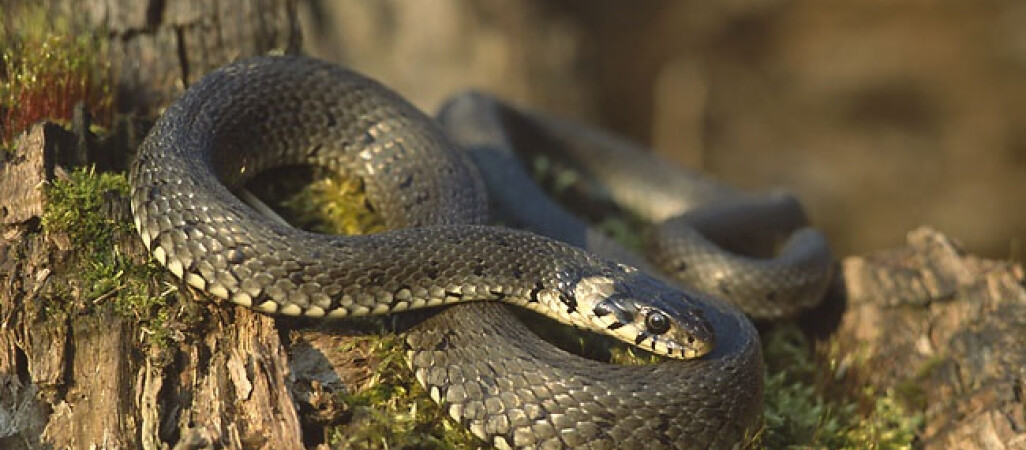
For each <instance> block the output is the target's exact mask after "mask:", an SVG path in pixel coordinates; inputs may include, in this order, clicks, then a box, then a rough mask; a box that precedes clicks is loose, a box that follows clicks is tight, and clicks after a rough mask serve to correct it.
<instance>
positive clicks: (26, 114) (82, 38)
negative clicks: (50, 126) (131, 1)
mask: <svg viewBox="0 0 1026 450" xmlns="http://www.w3.org/2000/svg"><path fill="white" fill-rule="evenodd" d="M12 3H13V4H12ZM0 9H2V10H0V17H2V20H0V145H2V146H3V147H4V148H10V146H11V145H12V144H13V141H14V137H15V136H17V134H18V133H20V132H22V131H24V130H26V129H28V127H29V126H31V125H32V124H34V123H36V122H38V121H40V120H43V119H47V120H56V121H58V122H67V121H69V120H70V119H71V117H72V114H73V108H74V106H75V105H76V104H77V103H80V102H81V103H83V104H84V105H85V107H86V109H88V110H89V111H90V112H91V113H92V114H93V116H94V117H95V118H97V119H98V122H99V123H101V124H105V123H108V122H109V119H110V114H111V106H112V104H113V99H112V95H111V89H110V82H109V78H108V76H107V67H106V66H105V65H104V64H105V63H104V61H106V59H107V58H105V57H104V56H103V55H104V53H105V50H104V42H105V41H104V40H103V39H102V38H101V35H100V34H99V33H98V32H95V31H93V32H78V31H76V28H77V27H76V26H75V24H73V23H71V22H70V21H69V19H68V17H69V16H67V15H63V14H52V13H51V12H50V11H49V10H48V9H47V8H46V7H45V6H43V5H42V4H40V3H38V2H24V3H23V4H22V3H19V2H6V4H5V6H0Z"/></svg>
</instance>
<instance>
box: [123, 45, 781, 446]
mask: <svg viewBox="0 0 1026 450" xmlns="http://www.w3.org/2000/svg"><path fill="white" fill-rule="evenodd" d="M295 164H315V165H319V166H323V167H326V168H329V169H331V170H336V171H339V172H345V173H348V174H352V175H355V176H358V177H360V178H362V179H363V181H364V183H365V185H366V189H367V195H368V198H369V199H370V202H371V203H372V204H373V205H374V206H375V208H376V209H377V211H378V212H379V213H380V214H381V215H382V217H383V218H384V220H385V221H386V224H387V225H388V226H389V227H390V228H391V229H393V230H394V231H389V232H385V233H379V234H374V235H368V236H326V235H319V234H314V233H309V232H305V231H301V230H297V229H294V228H290V227H287V226H283V225H279V224H277V223H275V222H273V221H271V220H269V219H268V218H266V217H264V216H262V215H260V214H259V213H257V212H255V211H254V210H253V209H251V208H250V207H248V206H247V205H245V204H244V203H242V202H241V201H240V200H239V199H238V198H237V197H236V196H235V195H233V194H232V192H231V189H232V188H236V187H239V186H241V185H242V184H243V183H244V182H245V181H246V180H248V179H250V178H251V177H252V176H253V175H255V174H257V173H260V172H262V171H266V170H269V169H272V168H274V167H278V166H284V165H295ZM130 182H131V185H132V194H131V197H132V199H131V204H132V210H133V214H134V218H135V222H136V227H137V229H138V231H139V234H140V235H141V236H142V239H143V241H144V243H145V244H146V246H147V247H148V248H149V249H150V251H151V252H152V253H153V255H154V256H155V257H156V258H157V259H158V260H159V261H160V262H161V263H162V264H164V265H165V266H166V267H167V268H168V269H169V270H170V271H171V272H173V273H174V274H175V275H176V276H178V277H180V278H182V279H184V280H185V281H186V282H188V283H189V284H190V285H192V286H194V287H197V288H199V289H203V290H205V291H206V292H208V293H209V294H211V295H213V296H216V297H219V298H222V299H228V300H230V301H232V302H234V303H237V304H240V305H243V306H247V307H251V308H254V309H256V310H259V311H263V312H267V313H280V314H287V315H303V316H309V317H328V318H331V317H347V316H358V315H367V314H386V313H391V312H398V311H404V310H407V309H414V308H420V307H426V306H436V305H443V304H451V303H459V304H458V305H456V306H453V307H451V308H448V309H446V310H445V311H443V312H442V313H440V314H437V315H435V316H433V317H431V318H430V319H427V320H425V321H424V322H422V323H420V324H418V325H416V326H415V327H413V328H412V329H411V330H409V331H408V332H407V335H406V342H407V346H408V360H409V363H410V365H411V367H412V368H413V371H414V372H415V374H416V376H417V378H418V380H419V381H420V382H421V383H422V384H423V385H424V386H425V387H426V388H427V390H428V391H429V392H430V393H431V395H432V397H433V398H435V399H436V401H439V402H440V403H441V404H442V405H443V408H445V409H446V410H447V411H448V412H449V414H450V415H452V416H453V417H454V418H455V419H456V420H458V421H459V422H460V423H462V424H463V425H464V426H466V427H468V428H469V429H470V430H471V431H473V432H474V434H476V435H477V436H479V437H481V438H482V439H484V440H486V441H487V442H490V443H492V444H494V445H496V446H497V447H539V448H552V447H586V448H588V447H590V448H631V447H635V448H636V447H640V446H642V445H644V446H651V447H653V448H659V447H666V448H704V447H730V446H733V445H735V444H736V443H737V442H738V441H739V440H741V439H742V438H743V437H744V436H745V435H748V434H750V433H752V432H753V429H754V428H755V427H756V426H757V425H758V423H759V419H760V415H761V402H762V356H761V353H760V350H759V345H758V336H757V334H756V332H755V330H754V328H753V327H752V325H751V323H750V322H749V321H748V320H747V319H746V318H745V317H744V315H743V314H741V313H740V312H739V311H738V310H737V309H735V308H734V307H731V306H729V305H727V304H725V303H723V302H721V301H719V300H716V299H714V298H711V297H707V296H705V295H702V294H693V293H690V292H686V291H682V290H679V289H676V288H673V287H671V286H668V285H667V284H666V283H664V282H662V281H660V280H659V279H657V278H655V277H653V276H650V275H648V274H647V273H646V272H644V271H639V270H637V269H634V268H633V267H631V266H628V265H624V264H621V263H617V262H610V261H607V260H605V259H601V258H598V257H596V256H592V254H590V253H588V252H586V251H584V250H582V249H580V248H578V247H575V246H572V245H568V244H565V243H562V242H559V241H556V240H553V239H549V238H545V237H540V236H538V235H535V234H532V233H529V232H525V231H516V230H511V229H505V228H496V227H489V226H485V225H481V223H483V222H484V221H485V220H486V209H487V204H486V201H487V200H486V194H485V188H484V185H483V183H482V181H481V179H480V178H479V175H478V173H477V170H476V169H475V166H474V165H473V164H472V163H471V162H470V160H469V158H468V156H467V154H465V153H463V152H462V151H461V150H459V148H458V147H457V146H456V145H454V144H452V143H451V142H450V140H449V137H447V136H446V135H445V134H444V133H443V132H442V131H441V130H440V129H439V128H438V127H437V125H435V124H434V122H433V121H432V120H431V119H430V118H428V117H426V116H424V115H423V114H422V113H420V112H419V111H417V110H416V109H415V108H413V107H412V106H410V105H409V104H408V103H406V102H405V101H404V100H403V99H401V98H400V97H399V96H398V95H396V94H394V93H392V92H391V91H389V90H388V89H386V88H384V87H382V86H381V85H379V84H377V83H375V82H373V81H371V80H368V79H366V78H364V77H362V76H359V75H357V74H355V73H352V72H349V71H346V70H344V69H341V68H338V67H336V66H332V65H329V64H326V63H323V62H319V61H316V60H312V59H307V58H301V57H264V58H255V59H249V60H245V61H242V62H239V63H236V64H233V65H230V66H227V67H225V68H222V69H220V70H218V71H215V72H213V73H211V74H210V75H208V76H206V77H205V78H204V79H203V80H202V81H200V82H199V83H198V84H196V85H195V86H193V87H191V88H190V89H189V90H188V91H187V92H186V93H185V95H184V96H183V97H182V98H181V99H179V100H178V101H177V102H175V103H174V104H173V105H171V106H170V107H169V108H168V109H167V111H166V112H165V113H164V115H163V116H162V117H161V118H160V119H159V120H158V122H157V123H156V125H155V126H154V128H153V129H152V130H151V132H150V134H149V135H148V136H147V138H146V140H145V142H144V143H143V145H142V146H141V148H140V150H139V154H138V157H137V158H136V161H135V164H134V165H133V167H132V171H131V174H130ZM475 300H489V301H485V302H477V301H475ZM472 301H474V302H472ZM497 301H501V302H504V303H507V304H515V305H518V306H521V307H526V308H529V309H532V310H535V311H538V312H540V313H542V314H545V315H548V316H550V317H553V318H555V319H557V320H560V321H562V322H565V323H568V324H572V325H575V326H577V327H581V328H585V329H591V330H594V331H597V332H600V333H606V334H611V335H613V336H616V337H618V338H620V339H622V340H625V341H628V342H629V343H631V344H635V345H638V346H640V347H642V348H644V349H646V350H650V351H653V352H655V353H658V354H662V355H666V356H670V357H672V358H677V359H675V360H670V361H667V362H665V363H661V364H655V365H650V366H641V367H626V366H624V367H621V366H611V365H608V364H602V363H598V362H595V361H591V360H587V359H583V358H580V357H577V356H574V355H570V354H567V353H565V352H563V351H561V350H557V349H555V348H554V347H552V346H551V345H549V344H547V343H545V342H544V341H541V340H540V339H538V338H537V337H535V336H534V335H533V334H531V333H530V332H528V331H527V330H526V329H525V328H524V327H523V325H521V324H520V323H519V322H517V321H516V320H515V319H514V318H513V317H512V316H511V315H510V312H509V311H507V309H506V307H505V306H504V305H502V304H501V303H499V302H497ZM696 357H700V358H698V359H684V360H680V359H679V358H696Z"/></svg>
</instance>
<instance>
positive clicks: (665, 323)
mask: <svg viewBox="0 0 1026 450" xmlns="http://www.w3.org/2000/svg"><path fill="white" fill-rule="evenodd" d="M645 327H646V328H648V331H649V332H650V333H655V334H663V333H665V332H667V331H669V330H670V318H669V317H666V314H663V313H662V312H660V311H652V312H650V313H648V315H646V316H645Z"/></svg>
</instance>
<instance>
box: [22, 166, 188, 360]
mask: <svg viewBox="0 0 1026 450" xmlns="http://www.w3.org/2000/svg"><path fill="white" fill-rule="evenodd" d="M127 194H128V181H127V180H126V179H125V176H124V174H112V173H96V171H95V170H94V169H92V168H90V169H75V170H73V171H71V172H70V173H69V174H68V177H67V178H66V179H57V180H54V181H53V182H52V183H51V184H50V185H49V186H48V187H47V188H46V195H47V202H46V206H45V210H44V212H43V217H42V226H43V230H44V231H45V232H46V233H49V234H50V235H52V236H53V235H63V236H67V237H68V240H69V241H70V243H71V245H72V247H73V250H74V251H75V252H76V253H77V255H78V259H79V260H80V261H81V263H80V264H79V266H80V267H81V268H82V271H81V273H80V274H79V275H78V276H77V277H76V279H74V280H72V282H73V283H75V284H76V285H77V286H76V287H77V289H76V290H77V292H79V298H78V300H79V306H80V307H81V308H82V310H89V309H92V308H98V307H102V305H103V304H105V303H107V302H110V303H111V304H112V305H113V310H114V311H115V312H116V313H118V314H120V315H122V316H124V317H126V318H131V319H133V320H136V321H138V322H139V323H140V324H141V326H142V327H143V329H144V331H146V336H148V337H149V339H150V342H152V343H154V344H156V345H159V346H164V345H166V344H168V343H169V342H168V339H169V337H170V331H169V330H168V328H167V327H166V326H165V325H167V323H168V321H169V320H170V311H169V308H168V307H167V305H168V302H169V297H170V296H171V295H172V294H173V293H175V292H176V290H175V289H174V287H173V286H174V285H170V284H169V285H168V287H167V289H165V290H164V291H163V292H160V293H158V294H156V295H154V294H151V288H150V286H149V285H148V282H149V281H150V280H153V279H155V278H157V277H158V275H159V274H161V273H162V271H161V269H160V268H159V267H157V266H156V265H155V264H154V263H153V262H147V263H145V264H138V263H135V262H133V261H132V260H131V259H130V258H128V257H127V256H125V255H124V254H123V253H122V251H121V250H120V249H119V248H118V245H117V242H116V241H115V237H116V236H118V234H123V233H130V232H131V224H130V223H129V222H126V221H119V220H115V219H113V218H111V217H110V215H109V214H108V212H107V211H105V206H106V205H108V204H109V203H108V201H109V200H112V199H113V198H116V197H117V196H124V195H127Z"/></svg>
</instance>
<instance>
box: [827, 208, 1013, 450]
mask: <svg viewBox="0 0 1026 450" xmlns="http://www.w3.org/2000/svg"><path fill="white" fill-rule="evenodd" d="M843 267H844V271H843V273H844V283H845V285H846V287H847V303H848V304H847V310H846V312H845V314H844V316H843V319H842V321H841V325H840V328H839V329H838V330H837V332H836V336H837V341H838V343H839V344H840V345H841V348H843V349H847V350H845V351H843V352H842V353H845V354H848V355H851V358H853V359H861V360H860V361H858V362H857V363H856V365H858V366H860V367H862V368H863V369H862V372H863V373H860V374H859V376H856V377H854V378H855V379H858V380H861V381H863V382H865V383H868V384H870V385H873V386H876V387H877V390H878V392H886V391H888V390H894V389H902V390H904V391H910V392H907V395H908V396H910V397H913V398H917V397H918V398H919V401H921V402H922V405H921V406H923V407H925V411H924V413H925V419H926V421H925V429H924V431H923V433H922V435H921V436H920V438H921V440H922V442H923V444H924V445H923V447H924V448H928V449H931V448H936V449H948V448H966V449H972V448H992V449H993V448H996V449H1006V448H1007V449H1016V448H1020V449H1021V448H1026V396H1024V394H1023V393H1024V392H1026V288H1024V285H1023V280H1024V277H1023V268H1022V266H1021V265H1018V264H1013V263H1010V262H1005V261H991V260H984V259H980V258H976V257H974V256H971V255H966V254H965V253H964V252H963V251H962V250H961V249H960V248H959V246H958V244H957V243H955V242H954V241H953V240H952V239H950V238H948V237H946V236H944V235H943V234H940V233H938V232H936V231H934V230H931V229H928V228H921V229H917V230H915V231H912V232H911V233H909V235H908V247H906V248H902V249H897V250H892V251H887V252H881V253H878V254H874V255H869V256H864V257H851V258H848V259H846V260H845V261H844V264H843Z"/></svg>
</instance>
